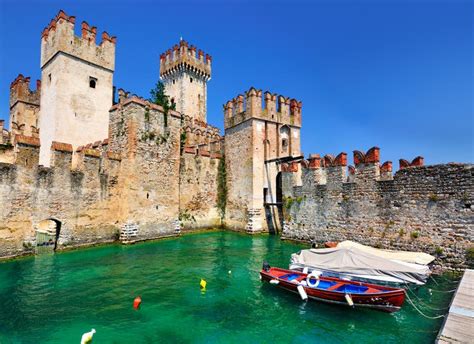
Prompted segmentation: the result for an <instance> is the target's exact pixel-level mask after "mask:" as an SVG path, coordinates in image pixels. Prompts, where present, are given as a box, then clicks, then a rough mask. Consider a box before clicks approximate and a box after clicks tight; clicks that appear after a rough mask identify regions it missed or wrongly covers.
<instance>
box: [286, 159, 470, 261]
mask: <svg viewBox="0 0 474 344" xmlns="http://www.w3.org/2000/svg"><path fill="white" fill-rule="evenodd" d="M315 171H318V173H319V174H324V175H325V178H323V179H321V178H317V176H316V175H315ZM291 175H292V173H285V179H286V180H287V183H286V184H284V185H285V186H286V188H285V193H286V195H287V196H289V197H293V198H298V200H299V202H294V204H293V205H292V206H291V209H290V221H289V223H288V224H287V226H286V228H285V230H284V231H283V236H284V237H285V238H290V239H298V240H306V241H314V242H317V243H323V242H326V241H342V240H355V241H358V242H360V243H363V244H367V245H372V246H376V247H382V248H394V249H403V250H421V251H424V252H429V253H432V254H437V255H440V256H442V257H443V264H445V265H447V266H458V267H459V266H463V265H464V261H465V257H464V255H465V253H466V249H467V248H468V247H470V246H471V245H472V242H473V239H474V211H473V208H472V204H473V202H474V178H473V176H474V165H471V164H446V165H434V166H423V167H406V168H404V169H402V170H400V171H398V172H397V173H396V174H395V176H394V177H393V179H392V180H383V179H381V178H380V171H379V164H378V163H368V164H359V165H357V167H356V168H355V178H354V179H353V181H352V182H349V183H348V182H346V178H347V177H346V175H345V171H344V170H343V169H340V168H338V167H328V168H322V169H316V170H311V169H303V185H302V186H301V187H291V186H292V185H294V183H292V182H291V177H292V176H291ZM448 257H451V258H448Z"/></svg>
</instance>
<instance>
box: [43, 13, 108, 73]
mask: <svg viewBox="0 0 474 344" xmlns="http://www.w3.org/2000/svg"><path fill="white" fill-rule="evenodd" d="M75 23H76V18H75V17H73V16H68V15H67V14H66V13H65V12H64V11H62V10H61V11H59V13H58V14H57V15H56V17H54V18H53V19H52V20H51V22H50V23H49V24H48V26H46V27H45V28H44V30H43V32H42V34H41V67H42V68H44V66H45V65H46V64H47V63H48V62H49V61H50V60H51V59H52V58H54V56H56V54H58V53H63V54H67V55H70V56H74V57H77V58H79V59H82V60H84V61H87V62H89V63H92V64H94V65H97V66H100V67H102V68H105V69H107V70H110V71H113V70H114V69H115V44H116V37H111V36H110V35H109V34H108V33H107V32H103V33H102V35H101V37H102V41H101V42H100V43H99V44H96V33H97V28H96V27H94V26H90V25H89V24H88V23H87V22H85V21H84V22H82V25H81V33H82V34H81V37H78V36H76V35H75V34H74V26H75Z"/></svg>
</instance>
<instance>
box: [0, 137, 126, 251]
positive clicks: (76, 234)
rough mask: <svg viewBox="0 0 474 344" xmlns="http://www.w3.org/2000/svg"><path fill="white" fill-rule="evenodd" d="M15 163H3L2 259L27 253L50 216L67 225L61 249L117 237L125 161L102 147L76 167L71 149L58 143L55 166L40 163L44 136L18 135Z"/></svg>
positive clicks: (0, 195) (0, 179)
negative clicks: (110, 156) (121, 171)
mask: <svg viewBox="0 0 474 344" xmlns="http://www.w3.org/2000/svg"><path fill="white" fill-rule="evenodd" d="M15 151H16V152H15V164H7V163H0V204H1V205H2V206H1V207H0V257H3V256H14V255H19V254H22V253H28V252H29V251H30V250H31V246H30V248H28V245H33V246H34V242H35V230H36V228H37V226H38V225H39V223H40V222H41V221H43V220H45V219H50V218H53V219H56V220H59V221H60V222H61V224H62V226H61V235H60V237H59V242H58V244H59V247H60V248H63V247H67V246H80V245H83V244H91V243H99V242H107V241H112V240H114V238H115V236H116V233H117V232H118V230H119V223H118V222H117V218H116V215H117V213H118V211H119V204H118V199H119V198H117V197H116V196H117V195H118V193H119V190H118V185H117V175H118V173H119V169H120V161H118V160H112V159H108V158H106V157H104V156H102V155H101V154H100V152H99V151H98V150H97V151H96V152H95V154H92V152H90V154H85V155H84V156H83V161H82V163H81V165H82V168H81V169H76V170H72V169H71V161H72V147H71V146H70V145H66V144H58V145H57V144H56V143H53V146H52V152H51V155H52V160H53V162H52V164H51V167H42V166H38V160H39V140H37V141H34V140H31V138H30V139H19V140H17V144H16V146H15Z"/></svg>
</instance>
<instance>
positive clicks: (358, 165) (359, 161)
mask: <svg viewBox="0 0 474 344" xmlns="http://www.w3.org/2000/svg"><path fill="white" fill-rule="evenodd" d="M353 160H354V165H355V166H352V165H348V161H347V153H345V152H342V153H339V154H338V155H337V156H336V157H334V155H331V154H326V155H325V156H324V157H323V158H321V157H320V155H319V154H310V156H309V157H308V159H306V160H305V159H303V160H301V161H293V162H291V163H283V164H281V167H280V168H281V171H282V172H287V173H288V172H289V173H295V172H298V171H299V170H300V168H301V169H302V173H303V174H308V173H312V174H313V175H314V171H315V170H318V178H317V182H316V184H321V185H324V184H326V183H327V182H334V180H332V178H333V177H335V176H336V179H337V180H335V181H336V182H337V181H339V182H340V183H357V182H364V181H367V180H373V181H386V180H392V179H393V178H394V177H393V171H392V162H391V161H386V162H384V163H383V164H381V165H380V148H378V147H372V148H370V149H369V150H368V151H367V152H366V153H364V152H362V151H359V150H355V151H353ZM422 166H424V159H423V157H421V156H418V157H416V158H415V159H414V160H413V161H412V162H411V163H409V162H408V161H406V160H404V159H400V170H403V169H405V168H408V167H422ZM335 168H338V169H337V171H338V172H337V174H335V173H334V172H335V171H336V170H335ZM310 171H313V172H310Z"/></svg>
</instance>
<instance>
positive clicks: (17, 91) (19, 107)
mask: <svg viewBox="0 0 474 344" xmlns="http://www.w3.org/2000/svg"><path fill="white" fill-rule="evenodd" d="M40 94H41V81H39V80H37V81H36V90H35V91H32V90H31V89H30V78H29V77H24V76H23V75H22V74H19V75H18V76H17V77H16V78H15V80H13V82H12V83H11V85H10V132H11V139H12V140H14V138H15V135H25V136H32V137H38V133H39V127H38V113H39V110H40Z"/></svg>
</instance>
